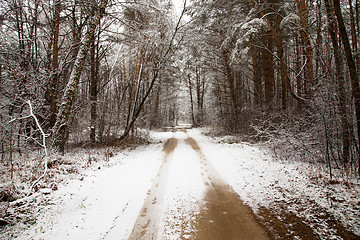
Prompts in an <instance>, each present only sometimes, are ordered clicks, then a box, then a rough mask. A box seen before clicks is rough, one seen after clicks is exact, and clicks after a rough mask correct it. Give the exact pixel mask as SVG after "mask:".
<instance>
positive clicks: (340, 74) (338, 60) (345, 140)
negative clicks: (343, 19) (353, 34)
mask: <svg viewBox="0 0 360 240" xmlns="http://www.w3.org/2000/svg"><path fill="white" fill-rule="evenodd" d="M325 7H326V15H327V19H328V22H329V28H328V31H329V33H330V37H331V42H332V45H333V52H334V58H335V76H336V79H337V85H338V88H337V91H338V96H339V103H338V109H339V112H340V119H341V130H342V144H343V146H342V148H343V149H342V154H343V163H344V164H346V163H347V162H348V160H349V154H350V132H349V129H350V124H349V122H348V119H347V108H348V106H347V104H346V92H345V89H346V87H345V86H346V84H345V74H344V64H343V60H342V57H341V51H340V48H339V45H338V39H337V36H336V34H335V32H334V29H335V24H334V20H335V19H334V17H333V13H332V11H331V7H330V3H329V2H328V1H325Z"/></svg>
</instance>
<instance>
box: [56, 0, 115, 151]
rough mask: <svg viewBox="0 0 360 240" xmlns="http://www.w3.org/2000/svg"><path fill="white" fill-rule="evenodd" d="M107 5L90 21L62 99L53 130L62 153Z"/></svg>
mask: <svg viewBox="0 0 360 240" xmlns="http://www.w3.org/2000/svg"><path fill="white" fill-rule="evenodd" d="M107 3H108V1H107V0H101V1H100V4H99V6H98V7H97V9H98V10H97V12H96V14H95V15H92V16H91V19H90V20H89V23H88V29H87V32H86V34H85V37H84V40H83V41H84V43H83V45H82V46H81V48H80V50H79V54H78V56H77V58H76V61H75V64H74V67H73V70H72V72H71V75H70V80H69V82H68V84H67V86H66V89H65V92H64V96H63V98H62V102H61V105H60V109H59V113H58V116H57V119H56V123H55V125H54V128H53V138H54V141H53V142H54V145H55V146H56V147H58V148H59V150H60V151H61V152H64V150H65V143H66V140H67V128H68V124H69V118H70V114H71V107H72V104H73V102H74V98H75V93H76V91H77V88H78V84H79V80H80V76H81V73H82V70H83V67H84V63H85V59H86V56H87V53H88V51H89V48H90V45H91V42H92V41H93V38H94V37H95V31H96V29H97V27H98V26H99V24H100V21H101V18H102V17H103V15H104V13H105V9H106V6H107Z"/></svg>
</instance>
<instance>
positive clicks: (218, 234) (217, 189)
mask: <svg viewBox="0 0 360 240" xmlns="http://www.w3.org/2000/svg"><path fill="white" fill-rule="evenodd" d="M204 200H205V202H206V204H205V207H204V209H203V210H202V211H201V212H200V214H199V215H198V216H197V219H196V220H197V223H196V228H197V232H196V233H194V235H195V236H192V237H191V239H198V240H239V239H241V240H258V239H259V240H260V239H261V240H262V239H271V238H270V237H269V235H268V233H267V232H266V230H264V228H263V227H262V226H261V225H260V224H259V223H258V222H257V221H256V219H255V217H254V215H253V213H252V211H251V209H250V208H249V207H247V206H245V205H244V204H243V203H242V201H241V200H240V198H239V196H238V195H237V194H236V193H235V192H234V191H232V190H231V189H230V187H229V186H228V185H223V184H212V187H210V188H209V190H208V191H207V193H206V195H205V198H204Z"/></svg>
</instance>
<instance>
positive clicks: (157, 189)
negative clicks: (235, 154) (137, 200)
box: [129, 136, 270, 240]
mask: <svg viewBox="0 0 360 240" xmlns="http://www.w3.org/2000/svg"><path fill="white" fill-rule="evenodd" d="M179 141H184V143H185V144H187V145H189V146H190V147H191V148H192V150H193V151H195V152H196V156H197V157H196V158H195V159H192V160H193V161H200V164H201V169H200V172H199V174H200V175H201V176H202V177H203V181H204V184H205V185H206V186H207V190H206V192H205V193H204V196H203V200H202V201H203V204H202V208H201V210H200V213H191V212H189V213H188V214H189V215H192V216H193V217H192V218H193V219H194V220H193V221H192V222H191V224H192V225H193V226H192V229H194V231H192V232H191V233H190V235H189V234H186V235H184V236H182V239H199V240H217V239H219V240H220V239H221V240H235V239H236V240H237V239H243V240H246V239H249V240H250V239H253V240H256V239H259V240H260V239H270V238H269V236H268V234H267V232H266V230H265V229H264V228H263V227H262V226H261V225H260V224H259V223H258V222H257V221H256V218H255V217H254V215H253V213H252V211H251V209H249V208H248V207H247V206H245V205H244V204H243V203H242V201H241V199H240V198H239V196H238V195H237V194H236V193H235V192H234V191H233V190H232V189H231V188H230V187H229V186H228V185H227V184H225V182H224V181H223V180H222V179H221V178H220V176H219V175H218V174H217V172H216V171H215V169H213V167H212V166H211V164H210V163H209V162H208V161H207V159H206V157H205V155H204V154H203V153H202V151H201V148H200V146H199V144H198V143H197V142H196V140H195V139H193V138H191V137H189V136H187V138H185V139H176V138H170V139H168V140H167V141H166V142H165V143H164V147H163V151H164V153H165V156H164V159H163V164H162V166H161V168H160V170H159V173H158V175H157V177H156V179H155V181H154V184H153V186H152V188H151V189H150V190H149V192H148V197H147V198H146V200H145V202H144V205H143V208H142V210H141V212H140V214H139V216H138V218H137V221H136V223H135V225H134V228H133V231H132V233H131V235H130V238H129V239H130V240H134V239H157V237H158V233H159V232H160V231H162V229H159V221H160V218H161V214H160V212H161V208H162V202H163V199H164V194H166V191H165V190H164V188H165V186H166V182H167V179H168V174H170V173H169V166H170V164H171V158H169V156H170V155H171V154H173V152H174V150H175V149H176V147H177V145H178V143H179ZM188 167H189V168H190V167H191V166H188ZM184 226H185V224H184ZM184 232H185V231H184Z"/></svg>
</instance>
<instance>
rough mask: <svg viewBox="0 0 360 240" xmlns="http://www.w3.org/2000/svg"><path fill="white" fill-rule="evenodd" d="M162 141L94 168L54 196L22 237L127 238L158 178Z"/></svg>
mask: <svg viewBox="0 0 360 240" xmlns="http://www.w3.org/2000/svg"><path fill="white" fill-rule="evenodd" d="M162 157H163V153H162V151H161V146H160V145H159V144H155V145H149V146H147V147H140V148H137V149H136V150H134V151H129V152H126V151H125V152H121V153H119V154H118V155H117V156H116V157H115V158H114V159H112V161H114V162H118V164H115V165H114V166H112V167H109V168H102V169H101V170H98V171H95V172H94V171H93V170H89V171H88V172H87V174H86V176H85V177H84V179H83V180H73V181H71V182H69V183H68V184H67V185H66V186H62V187H60V188H59V190H58V191H56V192H54V193H53V195H52V196H51V197H50V198H49V200H48V201H49V202H48V204H47V206H43V207H44V208H46V213H45V214H44V215H40V216H38V219H37V223H36V225H35V226H34V227H33V228H31V229H30V230H29V231H26V232H25V233H23V234H22V235H21V236H19V237H18V239H127V238H128V236H129V235H130V233H131V231H132V228H133V225H134V222H135V221H136V217H137V215H138V213H139V212H140V210H141V207H142V205H143V202H144V199H145V198H146V192H147V191H148V189H149V188H150V187H151V185H152V180H153V178H154V177H155V176H156V174H157V172H158V170H159V167H160V165H161V160H162Z"/></svg>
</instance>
